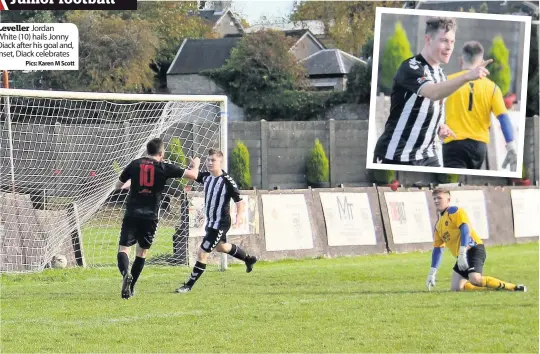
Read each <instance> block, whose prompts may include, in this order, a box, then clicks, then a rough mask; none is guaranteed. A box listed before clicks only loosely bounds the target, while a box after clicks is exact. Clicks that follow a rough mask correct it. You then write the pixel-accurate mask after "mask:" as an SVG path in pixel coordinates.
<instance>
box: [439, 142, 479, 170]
mask: <svg viewBox="0 0 540 354" xmlns="http://www.w3.org/2000/svg"><path fill="white" fill-rule="evenodd" d="M486 151H487V144H486V143H483V142H481V141H477V140H472V139H464V140H453V141H451V142H449V143H446V144H443V164H444V167H449V168H467V169H471V170H479V169H481V168H482V164H483V163H484V160H485V158H486Z"/></svg>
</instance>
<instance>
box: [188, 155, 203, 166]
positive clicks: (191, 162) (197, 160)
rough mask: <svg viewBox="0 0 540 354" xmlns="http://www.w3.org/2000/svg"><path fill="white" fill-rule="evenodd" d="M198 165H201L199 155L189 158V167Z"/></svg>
mask: <svg viewBox="0 0 540 354" xmlns="http://www.w3.org/2000/svg"><path fill="white" fill-rule="evenodd" d="M200 165H201V159H200V158H199V157H196V158H192V157H190V158H189V168H195V167H197V168H199V166H200Z"/></svg>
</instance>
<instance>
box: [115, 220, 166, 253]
mask: <svg viewBox="0 0 540 354" xmlns="http://www.w3.org/2000/svg"><path fill="white" fill-rule="evenodd" d="M157 225H158V221H157V220H151V219H142V218H136V217H133V216H124V220H123V221H122V230H121V231H120V242H119V244H120V246H125V247H130V246H133V245H134V244H136V243H138V244H139V246H140V247H141V248H144V249H149V248H150V247H151V246H152V242H153V241H154V235H155V234H156V229H157Z"/></svg>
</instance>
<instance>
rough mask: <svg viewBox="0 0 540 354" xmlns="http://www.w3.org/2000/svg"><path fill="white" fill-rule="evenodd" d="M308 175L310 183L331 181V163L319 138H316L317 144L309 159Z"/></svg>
mask: <svg viewBox="0 0 540 354" xmlns="http://www.w3.org/2000/svg"><path fill="white" fill-rule="evenodd" d="M306 175H307V183H308V185H312V184H314V183H320V182H328V181H329V175H330V164H329V162H328V158H327V157H326V153H325V152H324V147H323V145H322V144H321V142H320V140H319V139H316V140H315V146H313V149H312V150H311V156H309V158H308V160H307V166H306Z"/></svg>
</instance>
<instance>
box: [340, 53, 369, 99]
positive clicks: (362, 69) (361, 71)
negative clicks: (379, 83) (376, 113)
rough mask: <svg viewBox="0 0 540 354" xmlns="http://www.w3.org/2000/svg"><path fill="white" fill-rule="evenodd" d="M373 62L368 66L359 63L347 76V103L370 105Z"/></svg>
mask: <svg viewBox="0 0 540 354" xmlns="http://www.w3.org/2000/svg"><path fill="white" fill-rule="evenodd" d="M371 68H372V62H371V60H370V61H369V62H368V64H367V65H364V64H361V63H357V64H355V65H354V66H353V67H352V68H351V71H349V74H348V75H347V90H346V94H347V101H348V102H350V103H369V96H370V95H371Z"/></svg>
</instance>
